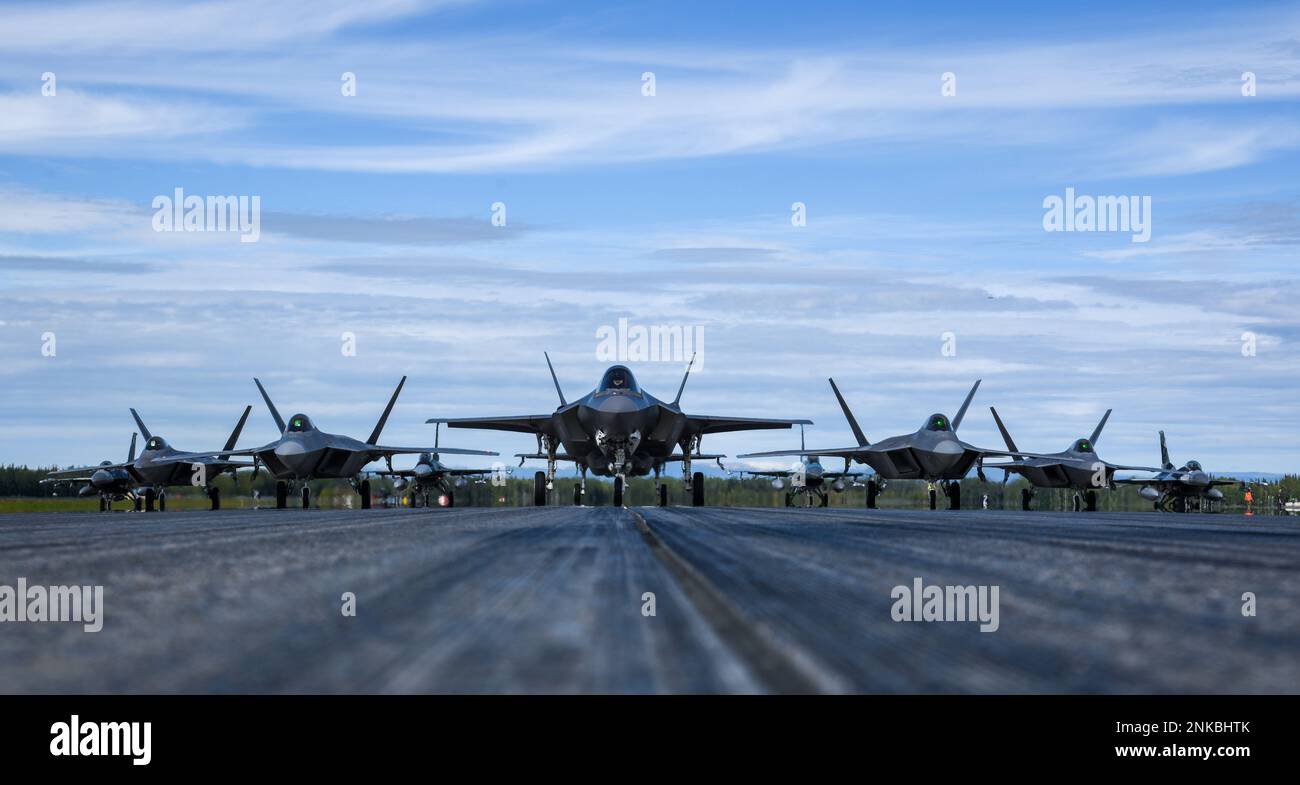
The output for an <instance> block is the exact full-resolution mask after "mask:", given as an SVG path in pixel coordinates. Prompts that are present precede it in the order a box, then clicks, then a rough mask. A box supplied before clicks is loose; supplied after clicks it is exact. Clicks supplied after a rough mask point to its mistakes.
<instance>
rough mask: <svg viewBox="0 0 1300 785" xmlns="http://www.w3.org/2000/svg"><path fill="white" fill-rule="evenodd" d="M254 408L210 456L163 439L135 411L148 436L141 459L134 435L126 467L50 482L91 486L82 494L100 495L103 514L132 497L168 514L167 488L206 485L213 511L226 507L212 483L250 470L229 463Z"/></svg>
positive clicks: (79, 471)
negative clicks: (182, 447)
mask: <svg viewBox="0 0 1300 785" xmlns="http://www.w3.org/2000/svg"><path fill="white" fill-rule="evenodd" d="M252 410H253V407H252V406H248V407H245V408H244V414H243V415H242V416H241V417H240V418H239V422H238V423H236V425H235V429H234V430H233V431H231V433H230V438H229V439H227V440H226V446H225V447H223V448H222V449H221V450H217V451H214V452H210V453H203V452H183V451H181V450H177V449H175V448H174V447H172V446H171V445H170V444H168V443H167V440H166V439H164V438H163V437H161V436H158V435H156V434H153V433H150V431H149V428H148V426H146V425H145V424H144V420H143V419H142V418H141V417H140V414H139V412H137V411H136V410H135V409H132V410H131V416H132V417H134V418H135V423H136V425H138V426H139V427H140V433H141V434H143V435H144V438H145V445H144V449H143V450H141V451H140V456H139V457H138V458H137V457H136V455H135V436H136V435H135V434H131V451H130V453H129V454H128V456H127V459H126V462H125V463H112V462H110V461H104V462H103V463H101V464H99V465H98V466H83V467H78V468H73V469H64V470H62V471H57V472H50V474H49V475H48V477H47V479H46V480H45V482H86V483H88V485H86V486H85V487H83V488H82V489H81V491H80V492H79V495H80V496H90V495H92V494H94V493H96V492H98V493H99V509H100V512H104V511H107V510H109V509H110V508H111V506H112V503H113V502H114V501H119V500H122V499H131V500H132V501H133V502H134V503H135V506H136V509H139V508H140V506H141V502H143V504H144V509H145V511H146V512H153V511H154V503H155V501H156V502H157V505H158V510H159V512H165V511H166V510H167V488H168V486H178V485H179V486H201V487H203V489H204V491H205V492H206V493H207V496H208V499H209V500H210V502H211V504H212V509H214V510H217V509H220V508H221V496H220V491H219V490H218V489H217V487H216V486H215V485H212V481H213V480H214V479H216V478H217V477H218V476H219V475H221V474H223V473H225V472H230V473H231V474H232V475H233V474H235V472H237V471H238V470H239V469H242V468H245V467H248V466H251V465H252V464H249V463H242V462H238V461H231V460H229V458H230V456H231V455H234V454H236V451H235V449H234V448H235V444H236V442H238V441H239V434H240V433H241V432H242V431H243V430H244V423H246V422H248V413H249V412H251V411H252Z"/></svg>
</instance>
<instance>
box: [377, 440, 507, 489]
mask: <svg viewBox="0 0 1300 785" xmlns="http://www.w3.org/2000/svg"><path fill="white" fill-rule="evenodd" d="M433 449H434V451H433V452H424V453H420V458H419V460H417V461H416V464H415V467H414V468H411V469H394V470H392V471H383V470H380V471H376V472H370V474H374V475H376V476H379V477H392V478H393V489H394V490H396V491H405V490H407V489H408V488H409V489H410V491H411V506H415V500H416V499H422V500H423V501H424V506H425V507H428V506H429V494H430V493H435V492H436V493H437V494H438V504H439V505H441V506H443V507H455V506H456V489H457V488H464V487H465V484H466V482H467V479H466V478H472V479H473V480H474V481H475V482H480V483H481V482H483V478H484V477H485V476H486V475H489V474H490V475H492V476H493V477H494V478H497V477H500V478H503V479H504V478H505V477H508V476H509V475H510V470H509V469H507V468H505V467H503V466H501V465H500V464H497V465H496V466H495V467H493V468H490V469H453V468H452V467H450V466H445V465H443V463H442V462H441V461H439V460H438V457H439V456H438V429H437V427H436V426H435V427H434V431H433Z"/></svg>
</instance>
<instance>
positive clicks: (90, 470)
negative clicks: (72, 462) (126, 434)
mask: <svg viewBox="0 0 1300 785" xmlns="http://www.w3.org/2000/svg"><path fill="white" fill-rule="evenodd" d="M133 466H134V464H131V463H106V464H104V465H102V466H74V467H72V468H70V469H60V470H58V471H53V472H49V473H48V474H46V475H45V478H46V479H47V480H50V481H54V480H58V481H60V482H69V481H72V480H76V479H81V478H82V477H83V476H84V477H85V479H87V480H89V479H90V475H92V474H94V473H95V472H97V471H99V470H100V469H108V470H110V471H111V470H113V469H130V468H132V467H133Z"/></svg>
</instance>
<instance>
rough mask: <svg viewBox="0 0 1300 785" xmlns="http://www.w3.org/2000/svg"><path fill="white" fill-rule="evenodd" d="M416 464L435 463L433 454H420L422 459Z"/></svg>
mask: <svg viewBox="0 0 1300 785" xmlns="http://www.w3.org/2000/svg"><path fill="white" fill-rule="evenodd" d="M416 463H433V453H428V452H422V453H420V459H419V460H418V461H416Z"/></svg>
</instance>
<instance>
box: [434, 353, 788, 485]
mask: <svg viewBox="0 0 1300 785" xmlns="http://www.w3.org/2000/svg"><path fill="white" fill-rule="evenodd" d="M543 354H544V356H546V366H547V367H548V368H550V371H551V380H552V381H553V382H554V383H555V392H556V393H557V394H558V395H559V397H560V406H559V408H557V409H556V410H555V411H554V412H553V413H551V414H532V415H523V416H517V417H461V418H453V419H445V418H434V419H430V420H429V422H431V423H438V422H445V423H447V424H448V425H450V426H451V427H452V428H480V429H486V430H494V431H514V432H518V433H531V434H533V435H534V436H536V437H537V452H535V453H522V454H520V455H517V456H516V457H517V458H519V459H520V460H519V463H520V465H521V466H522V465H523V462H524V461H525V460H528V459H530V458H532V459H538V460H545V461H546V471H545V472H540V471H539V472H537V473H536V474H535V475H534V476H533V503H534V504H536V505H537V506H539V507H541V506H544V505H545V504H546V492H547V491H548V490H551V489H553V488H554V485H555V466H556V462H557V461H572V462H573V463H574V464H575V465H576V466H577V468H578V471H579V473H580V480H579V482H577V483H575V484H574V487H573V503H574V504H576V505H580V504H582V497H583V495H584V494H585V493H586V483H587V472H588V471H590V472H591V473H592V474H594V475H596V476H598V477H613V478H614V504H615V505H618V506H621V505H622V504H623V487H624V481H625V479H626V478H627V477H641V476H644V475H647V474H650V473H651V472H653V473H654V476H655V485H656V491H657V494H658V501H659V505H660V506H665V505H667V504H668V486H667V485H665V484H664V483H663V482H662V481H661V478H660V473H661V472H662V471H663V469H664V466H665V464H668V463H673V462H680V463H681V464H682V474H683V480H682V482H683V484H684V485H685V488H686V491H687V492H688V493H690V494H691V504H692V505H694V506H696V507H699V506H702V505H703V504H704V473H703V472H695V473H694V474H692V473H691V463H692V461H697V460H705V459H707V460H720V459H721V458H723V457H724V456H721V455H704V454H703V453H701V452H700V443H701V440H702V439H703V438H704V436H705V434H714V433H726V432H729V431H752V430H761V429H768V428H789V427H790V426H792V425H798V424H801V423H802V424H811V422H812V421H811V420H779V419H778V420H773V419H759V418H753V417H707V416H700V415H693V414H686V413H685V412H683V411H682V409H681V406H680V402H681V398H682V391H683V390H684V389H686V380H687V379H688V378H690V375H691V366H692V365H693V364H694V362H695V358H694V357H692V358H691V363H690V364H688V365H687V367H686V374H685V375H684V376H683V377H682V383H681V386H680V387H678V388H677V397H675V398H673V401H672V403H666V402H664V401H661V400H659V399H658V398H655V397H654V396H653V395H651V394H650V393H648V392H646V391H644V390H642V389H641V387H640V386H639V385H638V384H637V381H636V377H635V376H633V375H632V371H631V370H630V369H628V368H627V366H624V365H613V366H610V367H609V368H608V369H607V370H606V371H605V373H604V375H602V376H601V378H600V383H599V384H597V385H596V389H594V390H592V391H591V392H589V393H587V394H586V395H584V396H582V397H581V398H579V399H578V400H576V401H574V402H572V403H569V402H568V401H567V400H565V398H564V391H563V390H561V389H560V380H559V378H558V377H557V376H556V375H555V368H554V366H552V365H551V358H550V356H549V355H545V353H543ZM561 447H563V448H564V452H562V453H561V452H560V448H561ZM678 448H680V449H681V452H680V453H675V452H674V451H675V450H676V449H678Z"/></svg>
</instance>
